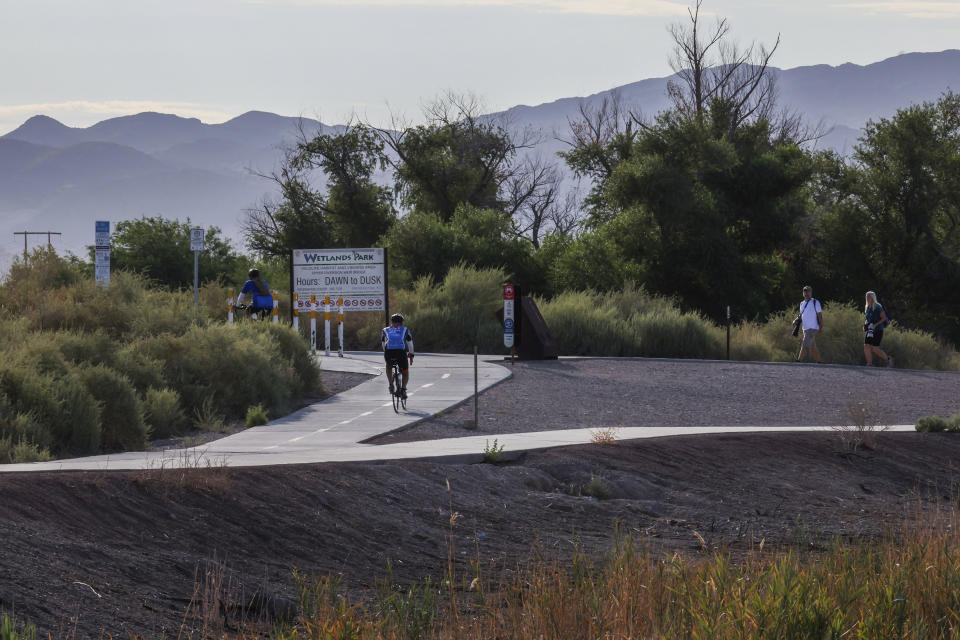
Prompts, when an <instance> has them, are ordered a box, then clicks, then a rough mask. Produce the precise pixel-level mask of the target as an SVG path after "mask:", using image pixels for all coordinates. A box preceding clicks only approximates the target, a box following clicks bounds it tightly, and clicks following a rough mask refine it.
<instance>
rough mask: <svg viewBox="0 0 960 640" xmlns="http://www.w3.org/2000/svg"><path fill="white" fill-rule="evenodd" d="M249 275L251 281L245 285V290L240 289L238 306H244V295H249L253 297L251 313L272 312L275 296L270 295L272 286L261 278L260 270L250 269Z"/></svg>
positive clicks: (250, 307)
mask: <svg viewBox="0 0 960 640" xmlns="http://www.w3.org/2000/svg"><path fill="white" fill-rule="evenodd" d="M247 275H248V276H249V277H250V279H249V280H247V281H246V282H244V283H243V288H242V289H240V293H239V294H237V306H240V305H241V304H243V296H244V294H247V293H249V294H251V296H252V297H253V301H252V302H251V303H250V306H249V309H250V312H251V313H257V312H260V313H263V312H265V311H267V310H272V309H273V295H272V294H271V293H270V285H268V284H267V281H266V280H262V279H261V278H260V271H259V270H258V269H250V271H248V272H247Z"/></svg>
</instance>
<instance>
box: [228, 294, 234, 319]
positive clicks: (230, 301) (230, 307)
mask: <svg viewBox="0 0 960 640" xmlns="http://www.w3.org/2000/svg"><path fill="white" fill-rule="evenodd" d="M227 324H233V287H230V288H229V289H227Z"/></svg>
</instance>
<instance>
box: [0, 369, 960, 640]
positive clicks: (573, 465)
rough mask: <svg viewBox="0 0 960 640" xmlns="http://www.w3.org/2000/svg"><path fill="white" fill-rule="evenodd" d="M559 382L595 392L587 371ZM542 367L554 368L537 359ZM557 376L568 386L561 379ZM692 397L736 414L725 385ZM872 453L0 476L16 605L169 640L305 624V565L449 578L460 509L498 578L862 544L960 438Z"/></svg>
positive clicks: (751, 442) (0, 564) (934, 438)
mask: <svg viewBox="0 0 960 640" xmlns="http://www.w3.org/2000/svg"><path fill="white" fill-rule="evenodd" d="M560 364H562V363H560ZM557 366H559V365H557ZM579 366H580V365H577V367H579ZM604 366H608V365H604ZM609 366H617V367H621V366H624V367H627V368H629V367H628V366H627V365H626V364H616V365H609ZM786 369H787V370H789V368H786ZM807 369H809V370H810V371H811V372H816V373H817V374H821V373H822V371H823V370H821V369H818V368H814V367H807ZM578 371H579V373H577V372H578ZM620 372H622V371H618V375H619V373H620ZM559 373H561V374H563V375H569V380H570V384H573V385H578V386H580V387H581V388H582V387H583V385H589V384H592V382H590V381H589V380H586V381H585V380H584V378H589V377H590V376H589V374H588V373H584V371H583V370H582V369H578V368H574V369H573V370H572V371H571V370H570V369H560V371H559ZM647 373H649V371H647ZM887 373H890V372H884V371H869V372H868V373H867V374H866V375H874V374H887ZM898 373H899V375H904V374H903V373H902V372H898ZM526 375H527V376H528V377H530V378H533V377H535V376H537V375H538V374H537V372H536V371H535V370H534V367H532V366H531V368H530V369H529V371H528V373H527V374H526ZM549 375H550V376H552V377H549V378H546V381H547V382H548V383H549V385H553V386H554V387H556V386H557V383H556V379H557V377H563V376H557V375H556V372H552V373H549ZM675 375H676V374H675ZM703 375H704V377H709V376H707V374H706V373H704V374H703ZM811 375H813V374H812V373H811ZM850 375H854V374H853V373H851V374H850ZM894 375H897V373H894ZM906 375H908V376H909V375H913V374H909V373H907V374H906ZM924 375H926V374H924ZM930 375H932V376H934V377H933V378H926V380H928V381H929V380H931V379H935V374H930ZM650 379H651V378H650V376H646V377H645V380H650ZM787 379H789V380H792V379H793V378H792V377H791V376H787ZM877 379H880V378H879V377H878V378H877ZM518 382H523V384H530V385H536V384H538V383H537V381H536V380H529V381H521V380H520V376H517V378H516V379H515V381H514V383H513V384H514V388H517V384H518ZM543 382H544V379H543V378H541V383H543ZM508 384H510V383H504V384H503V385H500V386H499V387H495V388H494V390H497V389H500V390H501V391H503V390H509V389H510V387H508V386H507V385H508ZM755 384H759V383H755ZM790 384H794V383H793V382H791V383H790ZM954 388H955V387H954ZM711 393H712V392H711ZM627 395H628V396H630V397H633V395H632V394H627ZM568 397H576V396H573V395H569V396H568ZM950 398H951V399H952V398H953V395H951V396H950ZM674 401H675V400H671V399H663V400H662V402H665V403H666V402H674ZM757 402H762V400H761V399H759V398H758V399H757ZM941 402H942V403H943V404H947V403H948V401H947V400H941ZM491 405H492V402H491V403H490V405H488V406H491ZM689 405H690V407H691V410H694V409H695V408H696V407H697V406H714V407H718V410H721V409H722V403H720V404H718V399H717V398H716V397H714V396H712V395H709V393H708V395H704V396H700V397H693V398H691V399H690V400H689ZM748 409H749V407H744V410H748ZM541 411H542V413H541V414H540V416H539V418H540V420H542V421H543V422H546V423H550V424H552V425H554V426H556V425H558V424H566V423H567V421H569V420H570V419H571V418H570V416H571V412H572V411H574V410H573V409H571V408H570V403H569V402H567V403H559V402H558V403H556V405H555V406H554V407H553V408H552V409H551V408H550V406H549V405H544V407H543V408H542V409H541ZM730 411H732V409H731V410H730ZM471 413H472V407H471ZM802 413H803V414H804V415H807V411H804V412H802ZM730 415H735V413H731V414H730ZM571 426H582V425H580V424H577V425H571ZM874 444H875V447H874V448H873V449H860V450H857V451H852V450H850V449H849V448H848V447H847V446H846V445H845V444H844V443H843V442H842V440H841V438H840V437H839V435H838V434H837V433H834V432H823V433H796V434H784V433H779V434H730V435H722V436H680V437H672V438H664V439H652V440H642V441H633V442H625V443H618V444H614V445H586V446H580V447H568V448H562V449H556V450H551V451H545V452H535V453H528V454H518V455H515V456H513V457H512V459H511V460H510V461H509V462H506V463H503V464H498V465H489V464H475V465H463V464H444V463H441V462H402V463H396V462H384V463H365V464H354V463H350V464H347V463H338V464H323V465H309V466H290V467H274V468H250V469H227V468H214V469H195V470H185V471H179V470H154V471H149V472H111V473H102V472H88V473H42V474H9V475H0V539H2V540H3V541H4V543H3V544H2V545H0V609H3V610H5V611H8V612H9V611H12V612H14V613H15V614H16V616H17V617H18V618H19V619H24V620H31V621H33V622H34V623H36V624H37V625H38V626H39V627H40V630H41V631H42V632H43V634H44V635H45V634H46V633H47V632H49V633H52V634H53V636H54V637H63V636H67V635H75V636H76V637H88V636H94V637H97V636H99V635H100V632H101V630H105V631H107V632H110V633H112V634H115V635H117V634H122V633H123V632H125V631H130V632H133V633H137V634H142V635H144V636H146V637H160V636H161V635H162V634H164V633H165V634H166V635H167V636H168V637H169V636H173V635H175V634H177V633H178V632H179V631H180V630H181V628H184V629H186V630H188V631H189V630H190V629H196V628H198V627H199V626H200V625H201V624H203V617H204V616H207V617H215V618H218V619H219V620H221V621H225V623H226V624H228V625H229V624H230V623H231V621H236V620H237V619H241V618H244V617H248V618H249V617H259V616H265V617H272V618H279V617H283V616H289V615H292V612H291V610H290V606H291V605H292V603H293V600H294V599H295V595H296V594H295V587H294V580H293V575H292V572H293V570H294V568H298V569H300V570H302V571H304V572H306V573H308V574H322V573H335V574H340V575H342V577H343V580H344V587H345V588H347V589H350V590H353V591H357V592H359V591H361V590H363V589H367V588H370V587H372V586H374V585H375V584H376V582H377V581H378V580H379V579H382V578H383V577H384V576H385V575H386V567H387V563H388V561H389V562H390V564H391V565H392V567H393V573H394V578H395V579H396V580H399V581H416V580H421V579H423V578H424V577H426V576H432V577H433V578H434V579H435V580H436V579H437V578H438V577H439V576H441V575H442V574H443V573H444V572H445V570H446V563H447V557H448V539H449V536H450V534H451V527H450V521H451V518H450V512H451V510H452V511H455V512H457V513H459V514H460V518H459V519H458V520H457V521H456V525H455V526H454V527H453V529H452V534H453V537H452V540H453V545H454V549H453V556H454V557H455V558H457V563H458V565H457V567H456V569H457V571H458V572H461V573H462V574H463V575H466V574H467V573H468V572H469V570H470V569H469V563H470V562H471V561H478V560H479V562H480V563H481V565H482V566H483V567H485V568H486V570H487V575H504V576H506V577H509V575H510V572H511V571H513V570H515V569H516V567H517V563H518V562H523V561H524V560H525V559H528V558H530V557H532V555H533V551H534V548H536V549H537V550H538V553H540V554H542V555H546V556H547V557H550V556H551V555H555V556H557V557H561V558H565V557H569V555H570V553H571V552H572V550H573V548H574V545H579V547H580V548H582V549H584V550H586V551H588V552H590V553H602V552H603V551H605V550H606V549H608V548H610V546H611V545H612V543H613V541H614V537H615V534H616V531H617V530H619V532H620V533H621V534H630V535H633V536H634V537H635V538H637V539H642V540H643V541H644V542H645V543H646V544H647V545H648V547H649V548H650V549H651V551H652V552H653V553H654V554H659V553H668V554H672V553H673V552H675V551H680V552H681V553H685V554H690V555H696V554H702V553H705V552H710V551H712V550H714V549H720V548H726V549H729V550H731V551H732V552H733V553H735V554H736V553H741V552H745V551H747V550H750V549H755V548H757V546H758V545H759V544H760V542H761V541H764V545H765V546H764V548H765V549H773V548H776V547H777V546H778V545H788V544H798V543H799V544H804V545H821V544H825V543H826V542H828V541H830V540H832V539H837V538H839V539H842V540H850V541H862V540H866V539H870V538H873V537H876V536H880V535H882V534H884V533H885V532H887V531H889V529H890V528H891V527H893V526H896V525H898V524H900V523H903V522H906V521H907V519H908V518H910V517H913V516H915V515H916V514H917V513H918V512H920V511H922V510H923V509H927V508H929V509H940V508H944V509H945V508H948V506H949V504H950V501H951V499H952V498H953V497H954V496H955V495H956V493H955V489H956V487H955V482H956V472H955V469H954V468H953V465H952V461H953V460H956V459H957V457H958V455H960V436H958V435H954V434H917V433H880V434H877V435H876V440H875V443H874ZM448 485H449V490H448Z"/></svg>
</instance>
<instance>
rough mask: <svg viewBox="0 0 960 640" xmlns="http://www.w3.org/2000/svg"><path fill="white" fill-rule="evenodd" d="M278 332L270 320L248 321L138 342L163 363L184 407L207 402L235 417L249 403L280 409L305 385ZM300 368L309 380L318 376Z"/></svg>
mask: <svg viewBox="0 0 960 640" xmlns="http://www.w3.org/2000/svg"><path fill="white" fill-rule="evenodd" d="M283 331H286V332H290V330H289V329H284V330H283ZM291 333H292V332H291ZM277 335H278V330H277V329H274V328H272V327H271V325H270V324H269V323H256V322H249V323H242V324H238V325H233V326H228V325H211V326H207V327H194V328H192V329H191V330H190V331H188V332H187V333H186V334H184V335H182V336H173V335H170V334H161V335H158V336H155V337H153V338H148V339H145V340H143V341H141V343H140V344H141V350H142V352H143V353H144V354H145V355H146V356H147V357H149V358H151V359H153V360H156V361H158V362H161V363H162V366H163V377H164V379H165V380H167V381H168V382H169V383H170V385H171V387H172V388H175V389H176V390H177V391H179V393H180V396H181V398H182V399H183V403H184V405H185V407H186V408H187V410H188V411H191V410H192V411H196V410H197V409H198V408H200V407H202V406H203V404H204V402H205V401H206V402H212V403H213V404H212V408H213V410H214V411H215V412H216V413H218V414H222V415H223V416H225V417H228V418H236V419H240V418H242V417H243V416H244V413H245V412H246V409H247V407H248V406H249V405H250V404H251V403H254V404H256V403H260V404H263V405H264V407H266V408H267V410H269V411H270V412H272V413H275V414H282V413H285V412H286V411H287V410H288V409H289V408H290V407H291V405H292V400H293V398H294V397H297V396H298V395H299V394H298V392H299V391H300V390H301V389H303V388H304V383H303V381H302V380H301V379H299V378H298V375H297V370H296V369H295V367H294V362H293V359H287V358H284V357H282V351H281V348H280V346H279V341H278V340H277V339H276V336H277ZM294 335H295V334H294ZM293 344H297V345H299V346H300V348H301V349H302V350H304V351H305V350H306V345H305V344H303V343H302V342H299V341H294V340H292V339H291V340H290V342H289V345H293ZM299 361H301V362H306V360H305V359H303V358H300V359H299ZM305 366H306V365H305ZM309 366H311V367H312V366H315V365H312V364H310V365H309ZM304 371H305V372H306V373H305V374H304V375H306V376H308V377H311V376H312V378H313V379H317V377H318V375H319V374H313V373H310V369H309V368H306V369H304Z"/></svg>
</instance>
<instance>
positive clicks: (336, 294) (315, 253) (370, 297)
mask: <svg viewBox="0 0 960 640" xmlns="http://www.w3.org/2000/svg"><path fill="white" fill-rule="evenodd" d="M386 258H387V250H386V249H382V248H371V249H294V250H293V251H292V255H291V260H290V290H291V292H293V293H295V294H297V295H296V296H292V297H293V298H295V299H297V301H298V304H299V305H301V306H302V307H303V306H304V305H309V304H310V300H311V296H313V299H314V300H323V299H325V298H327V297H328V296H329V297H330V299H332V300H337V299H339V298H342V299H343V310H344V311H345V312H349V311H386V310H387V269H386V264H387V259H386ZM300 310H306V308H305V307H304V309H300Z"/></svg>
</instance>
